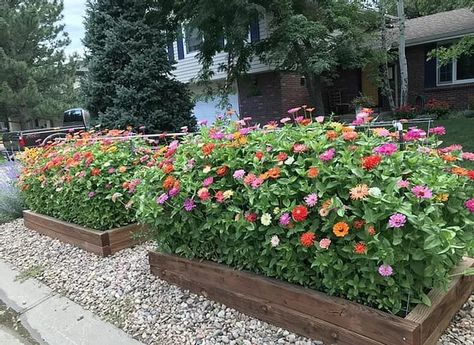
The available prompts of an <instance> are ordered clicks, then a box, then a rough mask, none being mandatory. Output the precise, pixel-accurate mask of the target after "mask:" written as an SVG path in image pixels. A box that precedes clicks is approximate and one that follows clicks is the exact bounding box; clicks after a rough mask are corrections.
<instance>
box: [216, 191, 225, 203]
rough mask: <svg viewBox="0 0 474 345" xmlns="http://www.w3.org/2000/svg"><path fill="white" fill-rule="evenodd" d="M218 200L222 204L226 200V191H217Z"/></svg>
mask: <svg viewBox="0 0 474 345" xmlns="http://www.w3.org/2000/svg"><path fill="white" fill-rule="evenodd" d="M216 201H217V202H218V203H220V204H222V203H223V202H224V201H225V197H224V192H223V191H218V192H217V193H216Z"/></svg>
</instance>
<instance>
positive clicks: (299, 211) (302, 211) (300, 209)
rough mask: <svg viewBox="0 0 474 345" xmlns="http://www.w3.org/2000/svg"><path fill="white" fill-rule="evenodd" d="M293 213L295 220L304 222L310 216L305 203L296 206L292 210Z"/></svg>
mask: <svg viewBox="0 0 474 345" xmlns="http://www.w3.org/2000/svg"><path fill="white" fill-rule="evenodd" d="M291 215H292V216H293V219H294V220H295V222H303V221H305V220H306V217H308V209H307V208H306V207H305V206H303V205H298V206H295V208H294V209H293V211H291Z"/></svg>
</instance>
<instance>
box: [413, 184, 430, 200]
mask: <svg viewBox="0 0 474 345" xmlns="http://www.w3.org/2000/svg"><path fill="white" fill-rule="evenodd" d="M411 191H412V192H413V194H415V196H416V197H417V198H418V199H429V198H431V197H432V196H433V193H432V192H431V190H430V189H429V188H427V187H425V186H415V187H413V188H412V189H411Z"/></svg>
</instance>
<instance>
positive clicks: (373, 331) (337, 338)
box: [149, 252, 474, 345]
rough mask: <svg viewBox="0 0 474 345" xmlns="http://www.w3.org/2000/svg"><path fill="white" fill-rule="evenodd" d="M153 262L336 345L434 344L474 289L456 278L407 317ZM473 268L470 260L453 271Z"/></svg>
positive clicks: (223, 298) (169, 259)
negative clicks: (447, 287) (445, 289)
mask: <svg viewBox="0 0 474 345" xmlns="http://www.w3.org/2000/svg"><path fill="white" fill-rule="evenodd" d="M149 261H150V267H151V272H152V273H153V274H155V275H156V276H158V277H159V278H161V279H163V280H166V281H168V282H170V283H172V284H176V285H178V286H180V287H183V288H185V289H188V290H190V291H192V292H194V293H197V294H200V295H203V296H205V297H209V298H210V299H213V300H216V301H218V302H220V303H223V304H225V305H227V306H228V307H232V308H235V309H237V310H239V311H241V312H243V313H245V314H248V315H251V316H253V317H256V318H258V319H260V320H263V321H266V322H269V323H272V324H275V325H277V326H279V327H283V328H285V329H288V330H291V331H293V332H295V333H298V334H300V335H303V336H306V337H308V338H312V339H317V340H322V341H324V343H325V344H331V345H333V344H338V345H339V344H341V345H382V344H384V345H399V344H404V345H435V344H436V342H437V340H438V338H439V336H440V335H441V334H442V332H443V331H444V330H445V329H446V328H447V326H448V325H449V322H450V320H451V319H452V317H453V316H454V315H455V314H456V312H457V311H458V310H459V309H460V308H461V306H462V304H463V303H464V302H465V301H466V300H467V299H468V297H469V296H470V295H471V293H472V291H473V289H474V277H472V276H470V277H468V276H461V275H459V276H455V277H454V279H453V281H452V282H451V284H450V286H449V289H448V291H447V292H444V291H439V290H432V291H431V292H430V293H429V295H428V296H429V297H430V299H431V301H432V305H431V307H427V306H425V305H418V306H416V307H415V308H414V309H413V310H412V311H411V312H410V313H409V314H408V315H407V316H406V317H405V318H402V317H398V316H394V315H391V314H388V313H385V312H382V311H379V310H376V309H373V308H369V307H366V306H363V305H360V304H357V303H353V302H350V301H347V300H344V299H342V298H337V297H332V296H328V295H326V294H324V293H320V292H317V291H314V290H311V289H306V288H303V287H299V286H296V285H292V284H288V283H285V282H282V281H278V280H275V279H270V278H266V277H263V276H260V275H257V274H253V273H249V272H245V271H238V270H233V269H232V268H229V267H227V266H225V265H221V264H216V263H212V262H206V261H203V262H200V261H196V260H189V259H185V258H181V257H178V256H174V255H167V254H162V253H158V252H150V253H149ZM473 266H474V259H470V258H466V259H465V260H464V261H463V262H462V263H461V264H460V265H459V266H458V267H457V268H456V269H455V270H454V271H453V274H455V273H460V272H463V271H464V270H465V269H466V268H469V267H473Z"/></svg>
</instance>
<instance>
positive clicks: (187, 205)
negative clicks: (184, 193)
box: [184, 198, 196, 212]
mask: <svg viewBox="0 0 474 345" xmlns="http://www.w3.org/2000/svg"><path fill="white" fill-rule="evenodd" d="M195 207H196V204H195V203H194V200H193V199H189V198H187V199H186V200H184V209H185V210H186V211H188V212H191V211H192V210H193V209H194V208H195Z"/></svg>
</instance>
